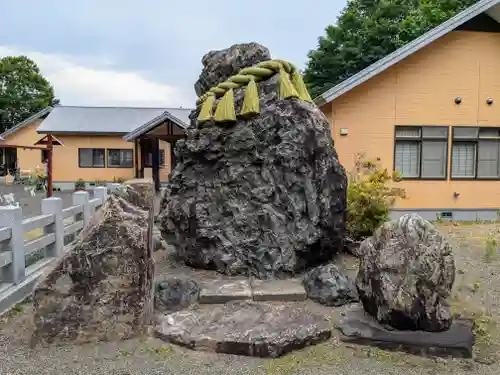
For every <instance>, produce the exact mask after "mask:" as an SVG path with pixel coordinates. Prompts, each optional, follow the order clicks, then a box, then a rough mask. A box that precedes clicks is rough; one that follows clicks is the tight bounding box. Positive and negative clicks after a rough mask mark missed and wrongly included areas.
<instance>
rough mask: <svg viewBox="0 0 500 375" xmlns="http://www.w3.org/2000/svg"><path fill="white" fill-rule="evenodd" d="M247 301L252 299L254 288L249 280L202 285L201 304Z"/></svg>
mask: <svg viewBox="0 0 500 375" xmlns="http://www.w3.org/2000/svg"><path fill="white" fill-rule="evenodd" d="M245 299H252V288H251V286H250V282H249V281H248V280H213V281H207V282H204V283H202V284H201V292H200V300H199V302H200V303H203V304H211V303H226V302H229V301H234V300H245Z"/></svg>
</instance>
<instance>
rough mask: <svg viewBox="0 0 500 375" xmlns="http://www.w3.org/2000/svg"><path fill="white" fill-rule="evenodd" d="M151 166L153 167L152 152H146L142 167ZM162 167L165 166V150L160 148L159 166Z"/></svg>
mask: <svg viewBox="0 0 500 375" xmlns="http://www.w3.org/2000/svg"><path fill="white" fill-rule="evenodd" d="M152 167H153V153H152V152H148V154H147V155H146V158H145V160H144V168H152ZM164 167H165V150H160V168H164Z"/></svg>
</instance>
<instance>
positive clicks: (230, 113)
mask: <svg viewBox="0 0 500 375" xmlns="http://www.w3.org/2000/svg"><path fill="white" fill-rule="evenodd" d="M214 120H215V121H217V122H223V121H236V111H235V109H234V92H233V89H229V90H227V91H226V93H225V94H224V96H223V97H222V99H221V100H219V103H218V104H217V109H216V110H215V115H214Z"/></svg>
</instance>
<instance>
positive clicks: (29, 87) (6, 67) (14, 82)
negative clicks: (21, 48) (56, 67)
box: [0, 56, 54, 132]
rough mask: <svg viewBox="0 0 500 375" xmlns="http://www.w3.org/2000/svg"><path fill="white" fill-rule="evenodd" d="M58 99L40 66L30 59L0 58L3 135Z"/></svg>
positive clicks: (1, 126) (0, 119)
mask: <svg viewBox="0 0 500 375" xmlns="http://www.w3.org/2000/svg"><path fill="white" fill-rule="evenodd" d="M53 100H54V89H53V88H52V86H51V85H50V83H49V81H47V80H46V79H45V78H44V77H43V76H42V74H41V73H40V69H39V68H38V66H37V64H36V63H35V62H34V61H33V60H31V59H29V58H28V57H26V56H16V57H12V56H7V57H3V58H1V59H0V132H4V131H5V130H7V129H9V128H11V127H12V126H14V125H16V124H17V123H19V122H21V121H23V120H25V119H27V118H28V117H30V116H32V115H33V114H35V113H36V112H39V111H40V110H42V109H43V108H45V107H47V106H49V105H50V104H51V103H52V101H53Z"/></svg>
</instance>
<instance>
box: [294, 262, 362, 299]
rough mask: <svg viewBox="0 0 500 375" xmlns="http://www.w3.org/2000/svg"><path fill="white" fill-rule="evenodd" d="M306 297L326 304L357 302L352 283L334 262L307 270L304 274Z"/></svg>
mask: <svg viewBox="0 0 500 375" xmlns="http://www.w3.org/2000/svg"><path fill="white" fill-rule="evenodd" d="M303 283H304V287H305V289H306V293H307V297H308V298H309V299H312V300H313V301H316V302H318V303H321V304H322V305H326V306H342V305H345V304H347V303H351V302H357V301H358V297H357V294H356V289H355V287H354V283H353V282H352V281H351V280H349V278H348V277H347V276H345V275H344V274H343V273H342V272H341V271H340V270H339V269H338V268H337V266H335V265H334V264H327V265H324V266H319V267H316V268H313V269H312V270H309V271H308V272H307V273H306V274H305V275H304V280H303Z"/></svg>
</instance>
